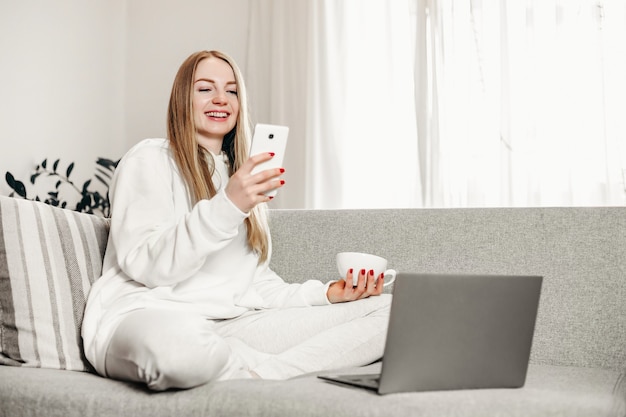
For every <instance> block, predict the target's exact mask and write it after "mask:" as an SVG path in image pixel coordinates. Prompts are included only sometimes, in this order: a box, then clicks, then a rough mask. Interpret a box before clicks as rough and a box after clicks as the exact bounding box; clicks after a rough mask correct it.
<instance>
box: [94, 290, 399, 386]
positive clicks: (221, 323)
mask: <svg viewBox="0 0 626 417" xmlns="http://www.w3.org/2000/svg"><path fill="white" fill-rule="evenodd" d="M390 304H391V296H390V295H388V294H383V295H381V296H378V297H370V298H366V299H363V300H359V301H353V302H348V303H340V304H332V305H328V306H315V307H300V308H286V309H275V310H273V309H272V310H257V311H250V312H248V313H245V314H243V315H242V316H240V317H236V318H234V319H227V320H207V319H204V318H202V317H200V316H197V315H195V314H190V313H183V312H175V311H168V310H155V309H146V310H137V311H134V312H132V313H130V314H129V315H128V316H126V317H125V318H124V320H123V321H122V322H121V323H120V325H119V326H118V328H117V329H116V330H115V332H114V334H113V337H112V338H111V342H110V344H109V347H108V349H107V353H106V364H105V367H106V372H107V376H109V377H111V378H116V379H122V380H130V381H137V382H143V383H145V384H147V385H148V387H150V388H151V389H153V390H159V391H160V390H165V389H168V388H191V387H194V386H197V385H201V384H204V383H206V382H209V381H214V380H225V379H236V378H250V377H251V373H250V371H253V372H254V373H256V374H257V375H259V376H260V377H261V378H264V379H286V378H291V377H294V376H297V375H301V374H304V373H309V372H316V371H322V370H329V369H335V368H341V367H349V366H361V365H366V364H369V363H371V362H373V361H375V360H377V359H380V358H381V357H382V354H383V350H384V345H385V337H386V334H387V324H388V320H389V307H390Z"/></svg>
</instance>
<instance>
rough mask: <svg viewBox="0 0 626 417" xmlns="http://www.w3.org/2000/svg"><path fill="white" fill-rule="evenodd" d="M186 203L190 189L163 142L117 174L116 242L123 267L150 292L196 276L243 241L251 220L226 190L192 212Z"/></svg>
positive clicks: (127, 161)
mask: <svg viewBox="0 0 626 417" xmlns="http://www.w3.org/2000/svg"><path fill="white" fill-rule="evenodd" d="M159 144H160V145H159ZM149 145H150V143H149ZM175 200H176V201H177V203H176V204H175ZM181 200H182V201H188V200H189V198H188V196H187V192H186V188H185V186H184V183H183V182H182V180H181V178H180V176H179V175H178V174H177V170H176V167H175V164H174V161H173V159H172V158H171V157H170V154H169V150H168V148H167V146H166V145H164V144H163V142H156V144H155V143H151V146H147V145H146V143H145V142H142V143H140V144H139V145H137V146H135V147H134V148H133V149H131V150H130V151H129V152H128V153H127V154H126V155H125V156H124V158H123V159H122V161H121V162H120V164H119V166H118V167H117V169H116V173H115V178H114V181H113V184H112V188H111V201H112V206H111V213H112V218H111V239H112V244H113V245H114V247H115V251H116V257H117V263H118V264H119V266H120V268H121V269H122V270H123V271H124V272H125V273H126V274H127V275H128V276H129V277H131V278H132V279H134V280H136V281H138V282H140V283H142V284H144V285H146V286H148V287H156V286H169V285H175V284H177V283H178V282H181V281H183V280H185V279H187V278H189V277H190V276H193V275H194V274H195V273H196V272H197V271H198V270H199V269H200V268H201V267H202V265H203V264H204V262H205V259H206V257H207V256H208V255H210V254H211V253H212V252H214V251H217V250H220V249H221V248H223V247H224V246H226V245H227V244H228V243H229V242H230V241H231V240H232V239H234V238H235V237H236V236H237V234H238V233H239V231H240V227H239V226H240V225H241V224H242V223H243V221H244V219H245V218H246V217H247V214H246V213H242V212H241V211H240V210H239V209H238V208H237V207H236V206H234V205H233V204H232V203H231V202H230V200H229V199H228V198H227V197H226V195H225V192H224V191H221V192H220V193H218V194H217V195H215V196H214V197H213V198H211V199H210V200H202V201H200V202H198V203H197V204H196V205H195V206H193V207H192V208H191V209H189V204H188V205H187V207H184V208H181V203H180V201H181ZM183 205H184V204H183Z"/></svg>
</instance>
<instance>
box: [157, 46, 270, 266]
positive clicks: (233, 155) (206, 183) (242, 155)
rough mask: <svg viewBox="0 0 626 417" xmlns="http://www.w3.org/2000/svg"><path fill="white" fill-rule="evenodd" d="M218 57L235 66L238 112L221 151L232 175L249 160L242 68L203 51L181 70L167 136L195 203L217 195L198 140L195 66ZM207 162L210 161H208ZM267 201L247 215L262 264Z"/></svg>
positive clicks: (225, 57)
mask: <svg viewBox="0 0 626 417" xmlns="http://www.w3.org/2000/svg"><path fill="white" fill-rule="evenodd" d="M211 57H214V58H218V59H221V60H223V61H225V62H226V63H227V64H228V65H230V67H231V68H232V69H233V73H234V74H235V82H236V83H237V97H238V99H239V107H240V108H239V114H238V116H237V124H236V125H235V128H234V129H233V130H232V131H230V132H229V133H228V134H226V136H225V137H224V141H223V142H222V150H223V151H224V152H225V153H226V155H227V156H228V161H229V162H230V164H229V165H230V168H229V169H230V175H232V174H233V173H235V171H237V170H238V169H239V167H240V166H241V165H242V164H243V163H244V162H245V161H246V160H247V159H248V149H249V143H250V131H251V129H250V120H249V116H248V101H247V97H246V88H245V84H244V80H243V77H242V75H241V71H240V70H239V67H238V66H237V64H236V63H235V61H234V60H233V59H232V58H231V57H229V56H228V55H226V54H224V53H222V52H219V51H200V52H196V53H194V54H192V55H190V56H189V57H188V58H187V59H186V60H185V61H184V62H183V63H182V65H181V66H180V68H179V69H178V73H177V74H176V78H175V79H174V84H173V86H172V93H171V95H170V102H169V105H168V109H167V136H168V139H169V142H170V147H171V149H172V153H173V155H174V160H175V161H176V165H177V166H178V169H179V170H180V172H181V175H182V177H183V180H184V181H185V184H186V185H187V192H188V193H189V198H190V200H191V202H192V203H193V204H195V203H197V202H198V201H200V200H204V199H210V198H212V197H213V196H215V194H216V190H215V186H214V185H213V181H212V180H211V176H212V174H213V171H214V170H215V166H214V162H213V158H210V157H208V156H209V155H208V151H207V150H206V149H204V148H203V147H202V146H200V145H199V144H198V141H197V140H196V126H195V123H194V117H193V83H194V80H195V74H196V68H197V67H198V64H199V63H200V61H202V60H204V59H207V58H211ZM207 161H208V162H207ZM264 206H265V205H264V204H261V205H258V206H256V207H255V208H254V209H253V210H252V211H251V212H250V215H249V216H248V217H247V218H246V220H245V224H246V230H247V232H248V245H249V246H250V248H251V249H252V250H253V251H255V252H256V253H257V254H258V255H259V263H263V262H265V261H267V259H268V257H269V238H268V234H267V230H266V220H265V212H264Z"/></svg>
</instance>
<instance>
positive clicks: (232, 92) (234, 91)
mask: <svg viewBox="0 0 626 417" xmlns="http://www.w3.org/2000/svg"><path fill="white" fill-rule="evenodd" d="M228 93H229V94H232V95H234V96H236V95H237V91H236V90H229V91H228Z"/></svg>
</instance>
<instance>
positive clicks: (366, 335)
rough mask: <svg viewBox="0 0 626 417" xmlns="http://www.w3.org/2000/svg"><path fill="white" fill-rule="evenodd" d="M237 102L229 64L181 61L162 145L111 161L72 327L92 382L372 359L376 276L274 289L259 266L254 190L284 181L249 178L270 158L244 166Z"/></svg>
mask: <svg viewBox="0 0 626 417" xmlns="http://www.w3.org/2000/svg"><path fill="white" fill-rule="evenodd" d="M246 107H247V104H246V91H245V86H244V82H243V79H242V76H241V73H240V71H239V69H238V67H237V66H236V64H235V62H234V61H233V60H232V59H231V58H230V57H228V56H227V55H225V54H223V53H220V52H217V51H210V52H207V51H202V52H198V53H195V54H193V55H191V56H190V57H189V58H188V59H187V60H186V61H185V62H184V63H183V64H182V65H181V67H180V69H179V71H178V74H177V75H176V78H175V80H174V85H173V88H172V93H171V97H170V103H169V108H168V120H167V129H168V138H167V139H146V140H144V141H142V142H140V143H139V144H137V145H135V146H134V147H133V148H132V149H131V150H130V151H129V152H128V153H127V154H126V155H125V156H124V157H123V158H122V161H121V162H120V164H119V165H118V167H117V170H116V173H115V178H114V181H113V183H112V186H111V190H110V191H111V202H112V216H111V230H110V235H109V243H108V246H107V250H106V253H105V257H104V265H103V275H102V277H100V278H99V279H98V280H97V281H96V282H95V283H94V285H93V287H92V289H91V292H90V294H89V298H88V301H87V308H86V311H85V317H84V320H83V329H82V335H83V341H84V346H85V355H86V357H87V359H88V360H89V361H90V362H91V364H92V365H93V366H94V367H95V369H96V370H97V371H98V373H100V374H101V375H103V376H108V377H111V378H117V379H123V380H129V381H138V382H142V383H145V384H147V386H148V387H150V388H151V389H154V390H165V389H168V388H190V387H193V386H197V385H200V384H203V383H206V382H209V381H216V380H224V379H233V378H255V377H256V378H268V379H284V378H289V377H293V376H296V375H299V374H302V373H307V372H314V371H319V370H323V369H331V368H336V367H343V366H357V365H365V364H367V363H370V362H372V361H374V360H376V359H378V358H380V357H381V356H382V352H383V346H384V339H385V334H386V326H387V318H388V312H389V304H390V296H387V295H382V296H381V292H382V287H383V286H382V284H383V282H382V277H380V279H379V280H378V281H376V278H377V277H374V276H373V273H372V272H370V271H359V272H358V285H357V286H354V287H353V286H352V285H351V283H352V275H353V274H352V272H349V273H348V274H347V275H346V278H345V279H344V280H339V281H330V282H328V283H325V284H324V283H322V282H321V281H318V280H309V281H307V282H305V283H303V284H287V283H286V282H284V281H283V280H282V279H281V278H280V277H279V276H277V275H276V274H275V273H274V272H273V271H272V270H271V269H270V268H269V260H270V254H271V243H270V236H269V230H268V228H267V222H266V219H265V214H264V210H265V203H266V202H267V201H269V199H270V198H269V197H267V196H265V194H264V193H266V192H267V191H269V190H272V189H276V188H280V187H282V186H283V185H284V181H283V180H282V179H281V178H280V176H281V174H282V173H283V172H284V170H283V169H270V170H265V171H262V172H260V173H258V174H255V175H251V171H252V169H253V168H254V167H255V166H256V165H257V164H259V163H261V162H264V161H267V160H269V159H270V158H272V156H273V155H271V154H260V155H253V156H252V157H248V149H249V145H248V141H249V137H250V126H249V121H248V114H247V108H246ZM314 272H315V271H312V273H314ZM355 273H356V271H355ZM346 282H349V283H350V285H346Z"/></svg>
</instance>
